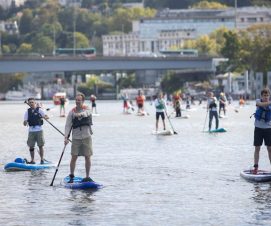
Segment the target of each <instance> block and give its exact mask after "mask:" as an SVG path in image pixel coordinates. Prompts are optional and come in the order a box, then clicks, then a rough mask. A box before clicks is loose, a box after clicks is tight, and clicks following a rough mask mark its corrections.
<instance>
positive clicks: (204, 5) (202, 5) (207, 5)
mask: <svg viewBox="0 0 271 226" xmlns="http://www.w3.org/2000/svg"><path fill="white" fill-rule="evenodd" d="M192 8H198V9H225V8H227V6H226V5H224V4H221V3H219V2H209V1H200V2H198V3H196V4H194V5H193V6H192Z"/></svg>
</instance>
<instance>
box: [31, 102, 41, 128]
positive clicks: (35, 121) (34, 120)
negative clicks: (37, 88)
mask: <svg viewBox="0 0 271 226" xmlns="http://www.w3.org/2000/svg"><path fill="white" fill-rule="evenodd" d="M39 109H40V108H39V107H37V108H35V109H34V110H33V109H32V108H28V119H27V122H28V125H29V126H41V125H43V120H42V118H41V115H40V113H39Z"/></svg>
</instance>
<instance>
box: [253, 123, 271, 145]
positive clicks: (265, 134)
mask: <svg viewBox="0 0 271 226" xmlns="http://www.w3.org/2000/svg"><path fill="white" fill-rule="evenodd" d="M263 141H264V144H265V145H266V146H271V128H268V129H262V128H258V127H255V129H254V146H262V144H263Z"/></svg>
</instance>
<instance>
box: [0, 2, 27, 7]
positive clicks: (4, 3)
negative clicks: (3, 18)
mask: <svg viewBox="0 0 271 226" xmlns="http://www.w3.org/2000/svg"><path fill="white" fill-rule="evenodd" d="M25 1H26V0H0V5H1V6H2V7H3V8H4V9H8V8H9V7H10V6H11V4H12V2H14V3H15V5H16V6H20V5H23V4H24V2H25Z"/></svg>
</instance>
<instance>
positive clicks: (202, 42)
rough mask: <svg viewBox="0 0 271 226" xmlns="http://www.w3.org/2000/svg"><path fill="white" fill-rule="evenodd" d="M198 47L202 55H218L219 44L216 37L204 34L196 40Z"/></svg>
mask: <svg viewBox="0 0 271 226" xmlns="http://www.w3.org/2000/svg"><path fill="white" fill-rule="evenodd" d="M196 49H197V50H198V51H199V54H200V55H209V56H215V55H217V51H216V49H217V46H216V42H215V40H214V39H211V38H210V37H209V36H208V35H203V36H201V37H200V38H198V39H197V40H196Z"/></svg>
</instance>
